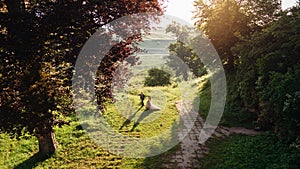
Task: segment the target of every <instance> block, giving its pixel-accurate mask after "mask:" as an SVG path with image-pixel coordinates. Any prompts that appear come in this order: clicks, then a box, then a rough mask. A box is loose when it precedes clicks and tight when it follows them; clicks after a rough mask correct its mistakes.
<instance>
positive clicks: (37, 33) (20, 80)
mask: <svg viewBox="0 0 300 169" xmlns="http://www.w3.org/2000/svg"><path fill="white" fill-rule="evenodd" d="M161 2H162V1H157V0H152V1H148V0H118V1H115V0H111V1H102V0H99V1H86V0H53V1H40V0H35V1H30V0H1V1H0V4H1V6H0V8H1V10H0V63H1V64H0V65H1V66H0V77H1V78H0V84H1V86H0V119H1V120H0V131H6V132H9V133H11V134H13V135H15V136H20V135H21V134H22V133H24V132H29V133H31V134H34V135H36V136H37V137H38V139H39V143H40V151H42V153H45V154H51V153H53V152H54V150H55V148H56V145H55V140H53V138H55V137H54V134H53V126H54V125H58V124H60V125H62V124H64V123H66V121H65V120H64V119H65V117H66V115H68V114H70V113H72V112H73V111H72V106H71V101H72V100H71V96H72V92H71V89H70V86H71V77H72V70H73V67H74V64H75V61H76V58H77V55H78V54H79V51H80V50H81V48H82V46H83V45H84V43H85V42H86V40H87V39H88V38H89V37H90V36H91V35H92V34H93V33H94V32H95V31H96V30H97V29H98V28H99V27H101V26H103V25H105V24H107V23H109V22H111V21H113V20H116V19H118V18H120V17H122V16H126V15H130V14H135V13H142V12H154V13H157V14H161V13H162V11H163V9H162V7H161ZM145 24H146V23H145ZM135 26H138V25H135ZM145 31H147V30H145ZM132 39H136V40H141V36H139V35H136V36H135V37H131V38H128V39H125V40H124V41H123V42H120V43H119V44H116V45H115V47H114V48H112V49H111V50H110V51H109V52H108V54H107V56H109V57H106V60H105V61H103V63H102V64H104V66H101V67H100V69H99V74H104V76H101V78H100V80H98V82H99V81H100V83H104V85H109V84H110V81H109V79H111V76H112V75H113V72H114V70H115V68H111V67H112V66H115V64H114V63H116V62H117V61H122V60H124V58H126V57H128V56H130V55H131V54H132V53H133V52H134V51H135V48H134V47H132V48H130V50H128V45H129V44H131V43H132V42H133V40H132ZM87 73H88V72H87ZM105 79H108V80H105ZM109 95H110V93H109V91H107V90H105V89H98V95H97V96H98V100H99V102H100V103H102V102H103V99H102V98H103V97H108V96H109ZM45 139H46V141H45ZM47 139H48V140H47ZM51 140H52V141H51ZM47 141H48V143H49V144H45V143H47ZM42 143H44V145H41V144H42ZM41 148H44V149H42V150H41Z"/></svg>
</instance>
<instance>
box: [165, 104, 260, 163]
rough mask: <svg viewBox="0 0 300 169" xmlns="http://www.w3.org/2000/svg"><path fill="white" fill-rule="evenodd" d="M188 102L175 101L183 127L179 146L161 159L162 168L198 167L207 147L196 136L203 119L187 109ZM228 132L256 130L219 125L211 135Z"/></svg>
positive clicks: (228, 133)
mask: <svg viewBox="0 0 300 169" xmlns="http://www.w3.org/2000/svg"><path fill="white" fill-rule="evenodd" d="M187 105H188V103H184V102H182V101H181V102H177V103H176V107H177V109H178V113H179V114H180V116H181V118H182V121H183V124H184V126H185V128H184V129H183V132H182V133H179V135H178V137H179V139H182V138H183V140H182V141H181V142H180V148H179V149H178V150H177V151H176V152H175V153H173V154H170V155H168V156H167V157H166V158H165V159H164V160H163V165H162V168H166V169H193V168H199V166H200V161H199V159H200V158H202V157H203V156H204V155H205V154H207V153H208V151H209V149H208V148H207V147H206V146H205V145H203V144H200V143H199V140H198V137H199V134H200V131H201V129H202V127H203V124H204V120H203V119H202V118H201V117H200V116H198V112H196V111H194V110H190V111H187V110H186V109H185V107H186V106H187ZM230 134H244V135H257V134H259V133H258V132H256V131H254V130H249V129H245V128H241V127H232V128H228V127H222V126H219V127H218V128H217V129H216V130H215V132H214V133H213V135H212V137H221V138H225V137H227V136H229V135H230ZM184 136H185V137H184Z"/></svg>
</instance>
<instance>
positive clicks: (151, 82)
mask: <svg viewBox="0 0 300 169" xmlns="http://www.w3.org/2000/svg"><path fill="white" fill-rule="evenodd" d="M170 78H171V75H170V74H169V73H167V72H165V71H163V70H160V69H157V68H152V69H150V70H148V77H146V78H145V83H144V85H145V86H167V85H170V84H171V82H170Z"/></svg>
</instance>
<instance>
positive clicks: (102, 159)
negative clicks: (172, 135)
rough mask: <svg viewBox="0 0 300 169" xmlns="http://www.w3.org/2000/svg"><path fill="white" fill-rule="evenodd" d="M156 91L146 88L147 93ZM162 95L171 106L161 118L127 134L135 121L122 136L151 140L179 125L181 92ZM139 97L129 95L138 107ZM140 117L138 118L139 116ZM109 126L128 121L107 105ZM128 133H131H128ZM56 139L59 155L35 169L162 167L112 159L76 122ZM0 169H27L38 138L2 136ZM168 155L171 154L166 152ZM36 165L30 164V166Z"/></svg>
mask: <svg viewBox="0 0 300 169" xmlns="http://www.w3.org/2000/svg"><path fill="white" fill-rule="evenodd" d="M153 89H156V90H157V88H145V90H144V91H145V93H146V94H148V93H150V91H151V90H153ZM159 89H161V90H163V91H168V93H167V96H166V97H167V100H168V103H167V105H166V107H165V109H164V110H163V112H162V114H160V115H159V116H158V118H157V119H155V120H154V121H152V122H150V123H141V124H139V125H138V126H137V127H136V128H135V129H134V131H128V130H129V129H131V128H132V127H133V124H134V121H132V122H130V123H129V124H128V125H127V126H125V128H124V129H123V130H122V131H121V132H127V134H128V135H132V136H136V135H139V136H140V137H150V136H154V135H158V134H160V133H161V132H162V131H165V130H170V132H172V131H171V127H172V124H173V123H174V122H175V121H178V113H177V111H176V108H175V104H174V103H175V101H176V100H177V99H179V98H178V94H179V93H178V89H177V90H176V89H169V88H167V87H159ZM136 94H137V93H132V94H130V98H131V99H132V101H133V102H135V103H137V104H136V105H138V103H139V98H138V96H137V95H136ZM137 116H139V115H137ZM104 117H105V118H106V119H107V120H108V122H109V123H110V124H111V125H112V126H114V127H115V128H116V129H119V128H120V127H121V125H122V124H123V123H124V121H125V120H126V119H125V118H124V117H122V116H121V115H120V113H119V112H118V111H117V110H116V109H115V107H114V106H113V105H108V110H107V112H106V113H104ZM126 129H128V130H126ZM55 131H56V138H57V141H58V142H59V149H58V151H57V152H56V153H55V154H54V155H53V156H52V157H51V158H49V159H47V160H45V161H43V162H40V163H38V164H37V166H36V168H53V167H54V168H100V167H101V168H148V167H149V166H152V167H159V166H160V164H161V160H162V156H164V154H162V155H160V156H156V157H150V158H141V159H130V158H123V157H119V156H116V155H113V154H111V153H109V152H107V151H105V150H103V149H102V148H101V147H100V146H99V145H97V144H95V143H94V142H93V141H92V140H91V139H90V138H89V137H88V136H87V134H86V133H85V131H84V130H82V128H81V126H80V123H79V122H78V121H76V120H74V121H73V122H72V123H71V125H70V126H64V127H62V128H56V129H55ZM0 138H1V139H0V168H12V167H15V166H17V165H18V164H21V163H23V164H22V166H21V167H20V168H24V167H26V161H25V163H24V160H26V159H29V158H30V157H32V156H33V155H34V154H35V153H36V152H37V151H38V147H37V145H38V144H37V140H36V138H35V137H31V136H27V137H24V138H22V139H21V140H20V141H18V140H16V139H10V138H9V137H8V135H7V134H0ZM171 151H172V150H171ZM166 153H168V152H166ZM31 165H33V163H31V162H30V161H27V166H31Z"/></svg>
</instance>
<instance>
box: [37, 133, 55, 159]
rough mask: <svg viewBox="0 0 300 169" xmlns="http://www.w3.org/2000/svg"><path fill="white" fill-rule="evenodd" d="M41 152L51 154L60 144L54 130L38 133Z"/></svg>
mask: <svg viewBox="0 0 300 169" xmlns="http://www.w3.org/2000/svg"><path fill="white" fill-rule="evenodd" d="M37 138H38V141H39V153H40V154H41V155H42V156H49V155H51V154H53V153H54V152H55V150H56V149H57V147H58V144H57V142H56V139H55V134H54V132H50V133H43V134H38V136H37Z"/></svg>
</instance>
